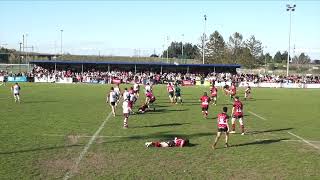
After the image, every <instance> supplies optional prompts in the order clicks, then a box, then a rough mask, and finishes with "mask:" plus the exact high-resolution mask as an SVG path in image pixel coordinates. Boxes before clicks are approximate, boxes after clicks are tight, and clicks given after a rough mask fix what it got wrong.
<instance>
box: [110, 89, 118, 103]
mask: <svg viewBox="0 0 320 180" xmlns="http://www.w3.org/2000/svg"><path fill="white" fill-rule="evenodd" d="M109 101H110V102H116V101H117V96H116V93H115V92H114V91H111V92H110V93H109Z"/></svg>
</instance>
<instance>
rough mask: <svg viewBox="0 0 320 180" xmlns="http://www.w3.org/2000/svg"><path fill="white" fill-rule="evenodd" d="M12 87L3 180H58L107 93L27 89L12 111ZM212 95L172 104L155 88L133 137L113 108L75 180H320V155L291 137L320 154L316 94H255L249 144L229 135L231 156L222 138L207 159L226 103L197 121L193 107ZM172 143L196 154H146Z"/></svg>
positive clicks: (103, 89) (5, 103)
mask: <svg viewBox="0 0 320 180" xmlns="http://www.w3.org/2000/svg"><path fill="white" fill-rule="evenodd" d="M9 87H10V84H8V85H7V86H5V87H4V86H1V87H0V101H1V108H0V113H1V120H0V128H1V131H0V137H1V142H0V177H1V179H54V178H63V177H64V176H65V174H66V172H68V171H69V170H70V168H71V167H72V166H73V165H74V163H75V161H76V159H77V158H78V157H79V154H80V152H81V151H82V150H83V148H84V146H85V145H86V144H87V143H88V141H89V139H90V136H92V135H93V134H94V133H95V132H96V131H97V129H98V128H99V126H100V125H101V123H102V122H103V121H104V120H105V119H106V117H107V115H108V114H109V113H110V107H109V106H107V105H106V104H105V96H106V93H107V91H108V90H109V88H110V86H108V85H86V84H72V85H59V84H30V83H23V84H21V87H22V92H21V97H22V103H21V104H15V103H13V99H12V97H11V93H10V88H9ZM121 88H124V85H122V86H121ZM208 89H209V88H208V87H183V88H182V96H183V99H184V104H183V105H180V104H178V105H172V104H170V103H168V97H167V94H166V90H165V86H156V87H154V94H155V95H156V96H157V101H156V105H157V106H156V112H148V113H146V114H143V115H132V116H130V118H129V129H122V120H123V117H122V115H121V114H122V113H121V111H122V109H121V107H118V109H117V113H118V114H119V115H118V116H116V117H115V118H114V117H111V118H110V119H109V120H108V121H107V122H106V126H105V127H104V128H103V129H102V131H101V133H100V134H99V136H100V137H97V139H96V140H95V141H94V143H93V144H92V146H91V147H90V149H89V150H88V153H87V154H86V155H85V156H84V158H83V159H82V161H81V163H80V165H79V167H78V168H77V169H75V171H74V172H73V174H74V176H73V177H72V179H244V178H245V179H257V178H259V179H319V177H320V171H319V167H320V156H319V153H320V150H319V149H316V148H314V147H311V146H309V145H308V144H306V143H304V142H300V141H291V140H298V138H296V137H294V136H292V135H290V134H289V133H288V131H289V132H292V133H294V134H296V135H298V136H300V137H302V138H304V139H306V140H309V141H312V143H313V144H314V145H316V146H318V147H320V138H319V137H320V133H319V130H318V128H319V127H320V122H319V121H318V120H319V119H320V115H319V113H318V111H319V109H320V102H319V101H318V99H317V97H319V96H320V91H319V90H311V89H253V97H254V99H252V100H249V101H244V104H245V125H246V130H247V132H248V133H247V135H245V136H241V135H240V134H235V135H231V136H230V144H231V145H232V146H231V147H230V148H223V138H222V139H220V142H219V144H218V149H217V150H215V151H213V150H212V149H211V144H212V141H213V139H214V136H215V133H216V129H217V128H216V119H215V117H216V114H217V113H218V112H220V110H221V108H222V107H223V106H228V107H229V114H230V112H231V103H230V101H229V99H228V98H227V97H226V96H225V95H224V94H223V93H222V92H221V90H220V89H219V97H218V105H217V106H211V107H210V109H209V117H210V118H209V119H203V118H202V115H201V110H200V105H199V104H200V103H199V102H198V98H199V97H200V96H201V95H202V93H203V91H205V90H206V91H208ZM238 94H239V95H240V96H241V98H242V95H243V90H242V89H240V90H239V92H238ZM143 99H144V95H141V97H140V99H139V103H138V104H139V105H140V104H141V102H142V100H143ZM249 111H250V112H252V113H255V114H256V115H259V116H261V117H263V118H264V119H265V120H264V119H261V118H259V117H257V116H255V115H254V114H252V113H249ZM237 130H238V132H239V124H237ZM116 136H118V137H116ZM175 136H182V137H187V138H189V139H190V142H191V143H192V146H191V147H185V148H146V147H145V146H144V143H145V142H146V141H154V140H166V139H172V138H174V137H175Z"/></svg>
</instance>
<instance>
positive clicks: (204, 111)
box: [200, 92, 210, 118]
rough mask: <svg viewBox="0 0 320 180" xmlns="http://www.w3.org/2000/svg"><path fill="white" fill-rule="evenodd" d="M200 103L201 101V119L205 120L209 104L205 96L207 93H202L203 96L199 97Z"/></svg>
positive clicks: (208, 99)
mask: <svg viewBox="0 0 320 180" xmlns="http://www.w3.org/2000/svg"><path fill="white" fill-rule="evenodd" d="M200 101H201V109H202V114H203V117H204V118H207V117H208V109H209V102H210V97H208V96H207V92H204V93H203V96H201V98H200Z"/></svg>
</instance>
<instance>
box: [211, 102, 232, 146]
mask: <svg viewBox="0 0 320 180" xmlns="http://www.w3.org/2000/svg"><path fill="white" fill-rule="evenodd" d="M227 111H228V108H227V107H223V108H222V113H220V114H218V119H217V121H218V132H217V137H216V139H215V140H214V144H213V145H212V149H216V145H217V143H218V141H219V139H220V136H221V133H225V136H226V140H225V145H224V147H229V144H228V139H229V125H228V119H229V116H228V115H227Z"/></svg>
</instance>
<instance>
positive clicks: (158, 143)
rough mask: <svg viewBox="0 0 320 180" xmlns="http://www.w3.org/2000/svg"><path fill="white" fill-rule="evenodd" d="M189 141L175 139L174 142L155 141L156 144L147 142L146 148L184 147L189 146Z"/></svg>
mask: <svg viewBox="0 0 320 180" xmlns="http://www.w3.org/2000/svg"><path fill="white" fill-rule="evenodd" d="M188 144H189V140H188V139H183V138H177V137H175V138H174V139H173V140H169V141H154V142H146V143H145V146H146V147H184V146H188Z"/></svg>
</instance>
